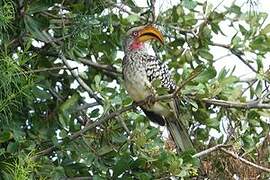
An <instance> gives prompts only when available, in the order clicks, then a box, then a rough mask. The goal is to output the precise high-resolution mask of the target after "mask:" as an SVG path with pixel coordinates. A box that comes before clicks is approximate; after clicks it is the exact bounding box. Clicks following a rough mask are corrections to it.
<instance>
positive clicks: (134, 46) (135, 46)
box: [130, 40, 143, 50]
mask: <svg viewBox="0 0 270 180" xmlns="http://www.w3.org/2000/svg"><path fill="white" fill-rule="evenodd" d="M141 48H143V43H142V42H139V41H136V40H134V41H133V43H132V44H131V45H130V49H131V50H137V49H141Z"/></svg>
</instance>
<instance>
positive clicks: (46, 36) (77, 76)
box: [43, 31, 103, 105]
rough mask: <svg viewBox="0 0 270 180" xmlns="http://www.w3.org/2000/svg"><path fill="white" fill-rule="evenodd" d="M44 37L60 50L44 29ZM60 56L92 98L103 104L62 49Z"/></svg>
mask: <svg viewBox="0 0 270 180" xmlns="http://www.w3.org/2000/svg"><path fill="white" fill-rule="evenodd" d="M43 35H44V37H45V38H46V39H47V40H48V42H50V44H51V45H52V46H53V47H54V48H55V50H58V49H59V47H58V46H57V45H56V44H55V43H54V41H53V37H51V36H50V35H49V34H48V33H46V32H45V31H43ZM59 56H60V58H61V59H62V61H63V63H64V64H65V65H66V66H67V68H68V69H69V70H70V73H71V74H72V76H73V77H74V78H75V79H76V80H77V82H78V83H79V84H80V85H81V87H82V88H83V89H84V90H86V91H87V92H88V94H89V96H90V97H91V98H94V99H95V100H96V101H97V102H98V103H99V104H100V105H102V104H103V102H102V99H101V98H99V97H98V96H97V95H96V94H95V93H94V92H93V91H92V89H91V88H90V87H89V86H88V85H87V84H86V83H85V82H84V81H83V79H82V78H81V77H80V76H79V75H78V74H77V73H75V72H74V71H73V70H72V67H71V66H70V64H69V63H68V60H67V59H66V57H65V55H64V53H63V52H62V51H61V50H60V52H59Z"/></svg>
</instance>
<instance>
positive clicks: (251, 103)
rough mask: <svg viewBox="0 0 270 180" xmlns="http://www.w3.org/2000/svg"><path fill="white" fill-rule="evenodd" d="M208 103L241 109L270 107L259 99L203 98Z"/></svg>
mask: <svg viewBox="0 0 270 180" xmlns="http://www.w3.org/2000/svg"><path fill="white" fill-rule="evenodd" d="M202 101H203V102H205V103H206V104H211V105H216V106H222V107H227V108H241V109H270V104H266V103H261V102H258V101H249V102H246V103H241V102H233V101H224V100H217V99H207V98H204V99H202Z"/></svg>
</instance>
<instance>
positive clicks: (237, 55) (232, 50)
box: [210, 42, 258, 73]
mask: <svg viewBox="0 0 270 180" xmlns="http://www.w3.org/2000/svg"><path fill="white" fill-rule="evenodd" d="M210 45H212V46H218V47H223V48H226V49H228V50H230V51H231V53H232V54H233V55H235V56H236V57H237V58H238V59H240V61H241V62H243V63H244V64H245V65H246V66H248V67H249V68H250V69H251V70H252V71H253V72H255V73H258V72H257V71H256V69H255V68H254V67H252V66H251V65H250V64H249V63H248V62H247V61H246V60H245V59H244V58H243V57H242V54H243V53H242V52H240V51H238V50H236V49H234V48H233V47H231V45H227V44H220V43H214V42H213V43H211V44H210Z"/></svg>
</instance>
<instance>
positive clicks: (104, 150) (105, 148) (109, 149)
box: [97, 145, 113, 156]
mask: <svg viewBox="0 0 270 180" xmlns="http://www.w3.org/2000/svg"><path fill="white" fill-rule="evenodd" d="M112 151H113V148H112V147H111V146H109V145H104V146H102V147H101V148H100V149H99V150H98V152H97V154H98V155H99V156H103V155H105V154H107V153H109V152H112Z"/></svg>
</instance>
